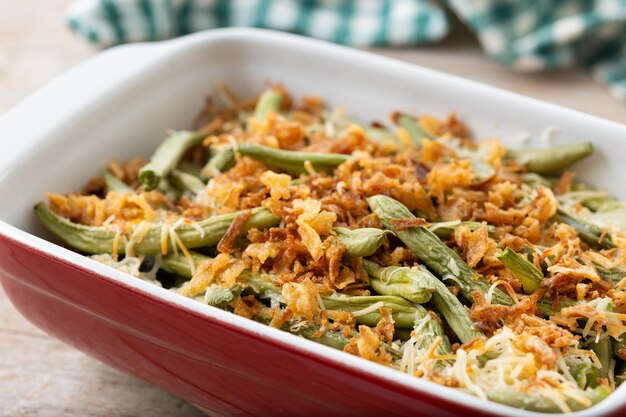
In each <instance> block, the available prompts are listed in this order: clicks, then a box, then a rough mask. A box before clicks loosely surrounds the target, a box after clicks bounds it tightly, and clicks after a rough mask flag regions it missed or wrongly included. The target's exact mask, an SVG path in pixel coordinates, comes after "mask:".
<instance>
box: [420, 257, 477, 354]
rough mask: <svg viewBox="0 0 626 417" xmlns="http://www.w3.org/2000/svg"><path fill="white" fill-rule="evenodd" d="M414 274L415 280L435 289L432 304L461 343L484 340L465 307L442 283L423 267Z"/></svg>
mask: <svg viewBox="0 0 626 417" xmlns="http://www.w3.org/2000/svg"><path fill="white" fill-rule="evenodd" d="M414 274H415V276H416V278H417V279H420V280H422V281H423V282H426V283H427V284H430V285H432V286H434V287H435V292H434V293H433V298H432V303H433V305H434V306H435V309H436V310H437V312H438V313H439V314H441V316H442V317H443V318H444V319H445V320H446V323H448V326H450V329H452V331H453V332H454V334H455V335H456V336H457V337H458V338H459V340H460V341H461V342H462V343H467V342H469V341H471V340H474V339H484V338H485V335H484V334H483V333H482V332H481V331H479V330H478V329H476V327H475V326H474V322H473V321H472V319H471V318H470V316H469V313H468V312H467V309H466V308H465V306H464V305H463V304H461V302H460V301H459V299H458V298H456V296H455V295H454V294H452V293H451V292H450V290H448V287H446V285H445V284H444V283H443V282H441V281H439V280H438V279H437V277H435V276H434V275H433V274H432V273H431V272H430V271H429V270H428V269H426V268H425V267H424V266H420V267H419V268H418V269H417V270H414Z"/></svg>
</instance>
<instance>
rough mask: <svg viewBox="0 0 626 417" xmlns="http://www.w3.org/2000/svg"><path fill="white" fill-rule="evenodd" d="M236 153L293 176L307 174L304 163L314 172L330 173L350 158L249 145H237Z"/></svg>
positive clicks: (341, 155)
mask: <svg viewBox="0 0 626 417" xmlns="http://www.w3.org/2000/svg"><path fill="white" fill-rule="evenodd" d="M237 152H239V153H240V154H241V155H244V156H247V157H249V158H252V159H255V160H257V161H259V162H261V163H262V164H263V165H265V166H267V167H268V168H271V169H276V170H280V171H284V172H287V173H289V174H294V175H299V174H306V173H307V172H308V171H307V169H306V168H305V162H306V161H309V162H310V163H311V166H312V167H313V169H315V170H316V171H328V172H331V171H333V170H334V169H335V168H337V167H338V166H339V165H341V164H343V163H344V162H346V161H347V160H348V159H350V156H348V155H343V154H338V153H324V152H298V151H285V150H282V149H275V148H270V147H269V146H261V145H255V144H251V143H240V144H239V145H237Z"/></svg>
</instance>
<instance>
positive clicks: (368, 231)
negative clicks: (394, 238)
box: [332, 227, 391, 258]
mask: <svg viewBox="0 0 626 417" xmlns="http://www.w3.org/2000/svg"><path fill="white" fill-rule="evenodd" d="M332 233H333V235H334V236H335V237H337V238H339V240H341V242H343V244H344V245H345V247H346V251H345V253H344V256H347V257H349V258H357V257H366V256H371V255H373V254H374V253H375V252H376V251H377V250H378V248H380V246H381V245H382V244H383V243H384V242H385V236H386V235H387V234H390V233H391V232H390V231H389V230H380V229H376V228H373V227H364V228H361V229H348V228H347V227H335V228H333V232H332Z"/></svg>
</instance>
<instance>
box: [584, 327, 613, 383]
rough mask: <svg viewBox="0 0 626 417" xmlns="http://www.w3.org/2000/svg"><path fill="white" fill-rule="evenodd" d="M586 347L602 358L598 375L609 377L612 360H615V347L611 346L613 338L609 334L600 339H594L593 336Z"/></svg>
mask: <svg viewBox="0 0 626 417" xmlns="http://www.w3.org/2000/svg"><path fill="white" fill-rule="evenodd" d="M585 345H586V347H587V348H589V349H591V350H593V351H594V352H595V354H596V356H597V357H598V359H599V360H600V363H601V364H602V367H601V368H600V369H598V375H599V376H600V378H608V376H609V370H610V368H611V361H612V360H613V349H612V347H611V339H610V338H609V336H606V337H603V338H601V339H600V340H599V341H597V342H596V341H595V340H593V338H592V339H591V340H589V341H587V342H586V343H585Z"/></svg>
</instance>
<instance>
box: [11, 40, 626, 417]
mask: <svg viewBox="0 0 626 417" xmlns="http://www.w3.org/2000/svg"><path fill="white" fill-rule="evenodd" d="M218 82H221V83H225V84H227V85H229V86H230V87H231V88H232V89H233V90H234V91H235V92H236V93H237V94H238V95H240V96H241V97H248V96H250V95H253V94H256V93H258V92H259V91H261V90H262V89H263V87H264V86H265V85H266V84H267V83H268V82H280V83H282V84H283V85H284V86H285V87H286V88H287V89H288V90H289V91H291V92H292V93H293V94H294V95H295V96H300V95H303V94H318V95H320V96H322V97H323V98H324V99H325V100H326V101H327V102H328V104H329V105H331V106H342V107H344V108H345V110H346V111H347V113H349V114H351V115H354V116H355V117H356V118H358V119H360V120H362V121H369V120H379V121H384V122H386V121H387V120H386V116H387V115H388V114H389V113H390V112H391V111H393V110H398V109H403V110H408V111H413V112H418V113H429V114H433V115H437V116H444V115H446V114H447V113H449V112H451V111H454V112H456V113H457V115H458V116H459V117H460V118H461V119H462V120H464V121H467V122H468V123H469V126H470V127H471V129H472V130H473V132H474V133H475V136H476V137H477V138H488V137H494V136H499V137H500V138H502V139H503V141H504V143H505V144H507V145H511V146H517V147H520V146H535V147H540V146H548V145H549V144H548V143H545V142H542V141H541V140H540V137H541V134H542V132H543V131H544V129H545V128H547V127H550V126H559V127H560V132H559V133H558V134H557V135H555V138H554V140H553V142H552V143H554V144H558V143H567V142H580V141H592V142H593V143H594V145H595V146H596V153H595V155H594V156H593V157H592V158H589V159H587V160H586V161H584V162H582V163H580V164H578V166H576V171H577V172H579V173H580V178H583V179H586V180H588V181H589V182H590V183H591V184H593V185H595V186H598V187H600V188H602V189H606V190H608V191H610V192H611V193H612V194H614V195H615V196H617V197H619V198H621V199H626V191H625V190H624V188H623V186H622V184H621V183H620V179H621V178H624V176H625V175H626V165H624V164H623V157H624V156H626V127H625V126H622V125H619V124H616V123H612V122H608V121H606V120H602V119H598V118H595V117H592V116H588V115H585V114H581V113H578V112H575V111H571V110H567V109H563V108H559V107H557V106H553V105H550V104H546V103H543V102H540V101H537V100H533V99H530V98H526V97H523V96H519V95H515V94H512V93H507V92H503V91H501V90H497V89H494V88H490V87H486V86H483V85H480V84H477V83H473V82H469V81H466V80H463V79H459V78H455V77H452V76H448V75H445V74H441V73H437V72H434V71H431V70H426V69H423V68H419V67H415V66H412V65H408V64H404V63H400V62H396V61H393V60H390V59H386V58H382V57H380V56H376V55H371V54H368V53H364V52H359V51H355V50H350V49H346V48H342V47H337V46H333V45H329V44H326V43H323V42H319V41H312V40H307V39H304V38H300V37H296V36H292V35H284V34H277V33H272V32H264V31H257V30H251V29H229V30H219V31H212V32H210V33H200V34H196V35H192V36H189V37H185V38H181V39H178V40H174V41H169V42H163V43H158V44H152V45H148V44H146V45H134V46H124V47H119V48H114V49H111V50H109V51H107V52H104V53H102V54H100V55H98V56H97V57H95V58H93V59H91V60H90V61H87V62H86V63H84V64H82V65H80V66H79V67H77V68H75V69H74V70H72V71H70V72H68V73H66V74H65V75H63V76H62V77H60V78H59V79H57V80H55V81H54V82H53V83H51V84H50V85H48V86H47V87H45V88H44V89H42V90H41V91H40V92H38V93H36V94H35V95H34V96H32V97H30V98H29V99H27V100H26V101H24V102H23V103H22V104H21V105H19V106H18V107H16V108H15V109H14V110H13V111H11V112H10V113H8V114H7V115H5V116H4V117H3V118H2V119H0V149H4V150H6V151H5V152H3V153H2V154H0V200H1V201H2V202H3V203H2V205H1V206H0V219H2V220H3V222H0V233H3V234H7V235H10V236H12V237H14V238H16V239H19V240H21V241H23V242H26V243H28V244H30V245H32V246H35V247H37V248H39V249H42V250H45V251H47V252H50V253H53V254H54V255H55V256H59V257H62V258H64V259H68V260H70V261H71V262H75V263H77V264H81V265H83V266H86V267H88V268H91V269H95V270H97V271H99V272H101V273H103V274H105V275H108V276H110V277H112V278H114V279H117V280H121V281H124V282H125V283H127V284H129V285H132V286H135V287H140V288H142V289H144V290H146V291H149V292H151V293H154V294H158V295H159V296H162V297H164V298H167V299H170V300H172V301H175V302H177V303H179V304H181V305H184V306H185V307H187V308H191V309H194V310H197V311H201V312H202V313H203V314H208V315H211V316H214V317H219V318H222V319H224V320H228V321H229V322H231V323H236V324H239V325H241V326H242V327H244V328H247V329H249V330H251V331H254V332H257V333H258V332H263V333H264V334H265V335H267V336H268V337H271V338H276V339H280V340H282V341H285V342H286V343H289V344H292V345H293V344H295V345H298V346H299V347H300V348H302V349H305V350H309V351H315V352H322V353H323V354H324V355H326V356H329V357H331V358H333V359H336V360H337V361H338V363H344V364H348V366H354V367H358V368H360V369H363V370H366V371H368V372H372V373H376V374H378V375H380V376H382V377H384V378H389V379H394V380H397V381H400V382H402V383H406V384H408V385H411V386H414V387H417V388H419V389H421V390H424V389H425V390H428V391H430V392H433V393H436V394H439V395H442V396H445V395H449V391H448V390H447V389H445V388H442V387H439V386H437V385H435V384H431V383H428V382H426V381H421V380H417V379H415V378H411V377H408V376H406V375H402V374H399V373H397V372H395V371H392V370H390V369H386V368H382V367H380V366H378V365H375V364H371V363H368V362H366V361H362V360H359V359H358V358H353V357H350V356H349V355H344V354H343V353H341V352H336V351H333V350H332V349H329V348H328V349H327V348H320V347H319V345H313V344H312V343H309V342H307V341H304V340H302V339H299V338H296V337H292V336H291V335H288V334H285V333H281V332H278V331H276V330H274V329H268V328H265V327H263V326H261V325H258V324H257V323H252V322H249V321H247V320H245V319H241V318H239V317H233V316H232V315H228V313H225V312H222V311H219V310H216V309H213V308H209V307H207V306H203V305H201V304H199V303H194V302H192V301H191V300H187V299H183V298H182V297H179V296H177V295H175V294H171V293H169V292H167V291H165V290H162V289H159V288H153V287H151V286H149V285H148V284H145V283H143V282H140V281H139V280H133V279H132V278H131V279H129V277H127V276H125V275H124V274H121V273H118V272H117V271H113V270H111V269H109V268H106V267H104V266H101V265H99V264H96V263H95V262H92V261H90V260H88V259H85V258H83V257H81V256H80V255H77V254H75V253H73V252H70V251H68V250H65V249H63V248H60V247H58V246H56V245H53V244H51V243H49V242H46V241H44V240H42V239H39V238H36V237H35V236H33V235H31V234H34V235H37V236H45V234H44V233H43V231H42V230H41V228H40V227H39V226H38V224H37V222H36V221H35V219H34V216H33V214H32V206H33V205H34V204H35V203H36V202H38V201H41V200H43V199H44V198H45V193H46V192H58V193H65V192H70V191H74V190H78V189H80V188H81V187H82V186H83V185H84V184H85V183H86V181H87V180H88V179H89V178H91V177H93V176H96V175H98V174H99V173H100V172H101V171H102V169H103V167H104V166H105V165H106V163H107V162H108V161H110V160H112V159H118V160H122V159H128V158H131V157H134V156H137V155H143V156H149V155H150V153H151V151H152V150H154V148H155V147H156V146H157V144H158V143H160V142H161V141H162V139H163V138H164V136H165V134H166V131H167V130H168V129H182V128H189V127H190V125H191V120H192V118H193V116H194V115H195V114H196V112H197V111H198V110H199V109H200V108H201V106H202V104H203V101H204V98H205V97H206V95H207V94H211V92H212V90H213V86H214V85H215V83H218ZM525 132H527V133H528V134H529V135H530V137H531V140H530V141H529V142H528V144H527V145H523V144H520V143H519V142H517V141H513V140H511V141H507V140H506V139H507V138H509V137H513V136H519V134H521V133H525ZM24 232H28V233H24ZM625 389H626V387H622V388H621V389H620V391H621V392H622V397H623V394H624V393H626V391H625ZM456 395H458V396H459V397H460V396H461V395H462V394H456ZM463 397H467V398H463V401H464V402H465V403H470V404H475V405H477V406H479V407H480V408H482V409H489V410H492V411H493V412H496V413H504V414H507V413H510V411H511V409H510V408H506V407H502V406H499V405H497V404H492V403H489V404H486V403H483V402H479V401H478V400H476V399H474V398H473V397H469V396H465V395H463ZM619 397H620V395H619V394H617V395H613V396H611V398H609V399H608V400H606V401H604V402H603V403H602V404H600V405H599V406H597V407H594V408H593V409H591V410H588V411H585V412H583V413H581V415H583V414H584V415H600V414H602V413H604V412H608V411H609V410H611V409H613V408H614V407H616V406H617V405H618V403H622V404H624V403H626V401H625V400H624V399H623V398H622V399H620V398H619ZM516 414H517V415H534V414H535V413H527V412H519V411H516Z"/></svg>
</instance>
